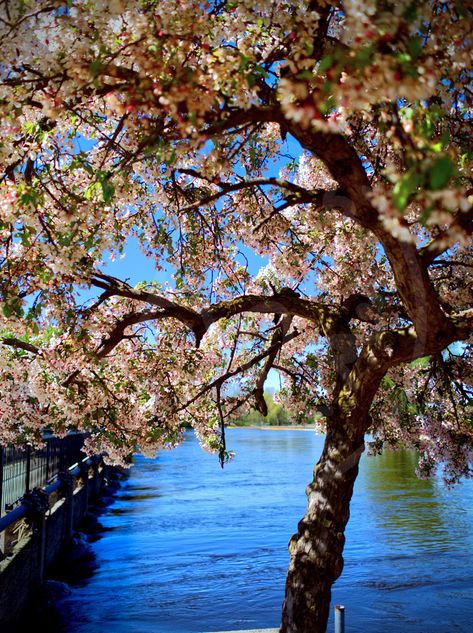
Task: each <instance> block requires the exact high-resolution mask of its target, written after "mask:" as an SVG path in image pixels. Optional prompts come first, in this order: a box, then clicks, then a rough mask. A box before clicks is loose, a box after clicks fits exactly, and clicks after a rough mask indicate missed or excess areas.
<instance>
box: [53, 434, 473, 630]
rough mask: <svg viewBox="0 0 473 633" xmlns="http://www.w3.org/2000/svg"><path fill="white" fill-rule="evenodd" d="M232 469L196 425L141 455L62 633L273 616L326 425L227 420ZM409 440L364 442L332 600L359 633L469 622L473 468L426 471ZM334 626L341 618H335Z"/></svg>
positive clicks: (202, 625)
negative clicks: (237, 424)
mask: <svg viewBox="0 0 473 633" xmlns="http://www.w3.org/2000/svg"><path fill="white" fill-rule="evenodd" d="M227 437H228V441H227V444H228V447H229V448H230V449H233V450H234V451H235V453H236V457H235V459H234V460H233V461H232V462H231V463H230V464H228V465H227V466H226V467H225V469H224V470H222V469H221V468H220V467H219V465H218V462H217V459H216V457H215V456H210V455H208V454H206V453H204V452H203V451H202V450H201V449H200V447H199V445H198V442H197V441H196V440H195V438H194V437H193V436H192V435H190V434H189V436H188V438H187V439H186V441H185V442H184V443H183V444H182V445H181V446H180V447H178V448H177V449H175V450H174V451H170V452H167V451H164V452H161V453H160V454H159V456H158V458H157V459H156V460H149V459H144V458H142V457H138V458H137V459H136V466H135V467H134V468H133V469H132V470H131V473H130V476H129V478H128V479H127V480H126V481H125V482H124V484H123V486H122V487H121V489H120V490H119V491H118V494H117V496H116V499H115V502H114V503H113V504H112V505H111V506H110V507H109V508H108V510H107V512H106V513H105V514H104V515H103V516H102V517H101V522H102V523H103V525H104V527H105V528H106V530H105V532H104V533H103V536H102V538H100V539H99V540H98V541H97V542H95V543H94V544H93V548H94V551H95V554H96V558H97V565H98V566H97V570H96V572H95V574H94V575H93V576H92V577H91V578H90V579H88V580H87V581H85V582H84V583H82V584H81V585H79V586H76V587H74V588H73V591H72V593H71V595H70V596H68V597H67V598H65V599H63V600H62V601H61V603H60V605H59V606H60V608H61V611H62V613H63V619H64V621H65V622H67V625H65V626H64V627H62V628H61V631H63V632H64V633H202V632H207V631H209V632H211V631H229V630H236V629H250V628H266V627H277V626H278V624H279V616H280V609H281V603H282V599H283V593H284V581H285V574H286V568H287V564H288V554H287V542H288V540H289V538H290V536H291V535H292V533H293V532H294V530H295V528H296V525H297V521H298V520H299V519H300V517H301V516H302V514H303V512H304V508H305V500H306V499H305V486H306V484H307V483H308V481H309V480H310V479H311V472H312V468H313V465H314V462H315V461H316V460H317V458H318V456H319V454H320V452H321V449H322V443H323V438H322V437H321V436H319V435H316V434H315V433H313V432H311V431H300V430H286V431H285V430H274V431H273V430H252V429H244V428H240V429H230V430H228V431H227ZM414 468H415V456H414V455H413V454H412V453H409V452H407V451H403V452H395V453H394V452H386V453H385V454H383V455H381V456H377V457H368V456H366V455H365V456H363V458H362V463H361V469H360V474H359V477H358V480H357V482H356V486H355V494H354V497H353V501H352V506H351V518H350V521H349V525H348V528H347V534H346V536H347V543H346V547H345V568H344V571H343V574H342V576H341V578H340V579H339V580H338V581H337V582H336V584H335V585H334V590H333V602H334V603H341V604H344V605H345V607H346V623H347V631H349V632H350V633H358V632H359V633H362V632H363V633H364V632H370V633H371V632H372V633H374V632H377V631H383V633H452V632H454V631H461V632H463V633H467V632H468V631H472V630H473V624H472V623H473V561H472V556H471V552H472V546H473V482H472V481H468V482H465V483H463V484H460V485H459V486H457V487H456V488H454V489H452V490H448V489H446V488H445V487H444V486H443V484H442V482H441V481H440V479H434V480H432V481H421V480H419V479H417V477H416V476H415V474H414ZM328 630H329V631H331V630H333V628H332V625H331V624H330V627H329V629H328Z"/></svg>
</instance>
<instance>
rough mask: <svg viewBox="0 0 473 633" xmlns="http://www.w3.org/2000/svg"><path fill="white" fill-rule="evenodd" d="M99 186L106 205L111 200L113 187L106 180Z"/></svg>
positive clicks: (113, 191)
mask: <svg viewBox="0 0 473 633" xmlns="http://www.w3.org/2000/svg"><path fill="white" fill-rule="evenodd" d="M100 184H101V185H102V196H103V201H104V202H105V203H106V204H108V203H109V202H111V200H112V198H113V194H114V193H115V187H114V186H113V185H112V183H111V182H110V180H108V179H104V180H102V182H101V183H100Z"/></svg>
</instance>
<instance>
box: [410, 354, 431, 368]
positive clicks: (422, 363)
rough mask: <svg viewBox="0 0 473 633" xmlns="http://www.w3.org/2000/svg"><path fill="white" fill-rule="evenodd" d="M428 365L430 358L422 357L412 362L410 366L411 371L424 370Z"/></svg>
mask: <svg viewBox="0 0 473 633" xmlns="http://www.w3.org/2000/svg"><path fill="white" fill-rule="evenodd" d="M429 363H430V356H423V357H422V358H416V360H413V361H412V363H411V364H410V366H411V367H412V368H413V369H425V368H426V367H428V365H429Z"/></svg>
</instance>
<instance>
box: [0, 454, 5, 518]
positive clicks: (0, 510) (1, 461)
mask: <svg viewBox="0 0 473 633" xmlns="http://www.w3.org/2000/svg"><path fill="white" fill-rule="evenodd" d="M4 463H5V449H4V448H3V446H0V517H1V516H3V464H4Z"/></svg>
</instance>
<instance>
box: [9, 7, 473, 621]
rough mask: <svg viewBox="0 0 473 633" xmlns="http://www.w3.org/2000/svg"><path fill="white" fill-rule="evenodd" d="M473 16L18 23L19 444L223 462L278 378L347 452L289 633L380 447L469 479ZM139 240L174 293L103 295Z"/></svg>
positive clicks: (323, 607)
mask: <svg viewBox="0 0 473 633" xmlns="http://www.w3.org/2000/svg"><path fill="white" fill-rule="evenodd" d="M470 10H471V9H470ZM470 10H468V9H467V5H466V3H464V2H463V1H462V0H451V1H449V2H437V1H435V0H431V1H420V2H419V1H412V0H400V1H399V0H397V1H396V2H390V1H389V0H386V1H380V2H374V0H358V1H355V0H346V1H344V2H334V3H331V2H325V1H323V0H320V1H319V2H316V1H313V0H307V1H301V0H297V1H296V0H286V1H283V0H276V1H271V2H270V1H268V0H261V1H259V2H254V1H253V0H251V1H250V0H244V1H242V2H233V1H228V2H227V1H225V0H222V1H220V0H215V1H210V0H209V1H208V2H198V3H197V2H192V1H191V0H160V1H159V2H157V1H156V0H127V1H126V2H125V1H120V0H109V1H107V2H102V0H87V1H86V0H77V1H76V0H64V1H62V0H51V1H49V2H46V1H44V2H43V1H39V2H37V1H35V0H23V1H22V2H17V1H13V0H11V1H10V0H5V1H4V2H3V3H2V5H1V8H0V11H1V13H0V24H1V29H2V64H1V66H0V86H1V87H0V103H1V121H0V125H1V141H0V172H1V183H0V189H1V207H0V212H1V216H0V231H1V247H0V248H1V266H2V267H1V293H2V307H3V310H2V314H1V316H0V321H1V322H0V329H1V336H2V339H1V340H2V343H3V345H2V346H1V350H0V354H1V356H0V359H1V366H0V369H1V374H0V381H1V387H2V392H3V395H4V399H3V401H2V403H1V405H0V434H1V439H2V442H24V441H30V442H40V441H41V440H40V438H41V430H42V429H44V427H45V426H49V427H51V428H52V429H54V431H55V432H56V433H64V432H67V429H69V428H71V427H74V428H79V429H84V430H87V431H88V432H89V433H90V438H89V440H88V442H89V449H90V450H91V451H95V450H104V451H106V453H107V454H108V458H109V459H110V460H112V461H120V460H121V459H123V458H124V457H125V456H126V455H128V454H129V453H130V452H132V451H134V450H136V449H139V450H142V451H151V452H153V451H155V450H156V449H157V448H160V447H163V446H174V445H175V444H176V443H178V442H179V441H180V440H181V439H182V427H183V424H184V423H190V424H191V425H192V426H193V428H194V429H195V432H196V433H197V435H198V437H199V438H200V440H201V442H202V444H203V445H204V446H206V447H208V448H210V449H211V450H214V451H216V452H219V453H220V458H221V460H222V461H224V460H225V459H226V458H227V457H228V453H227V451H226V448H225V438H224V424H225V422H226V421H227V420H231V419H232V417H234V416H236V415H239V414H241V412H242V411H244V410H245V407H246V408H249V407H250V406H256V407H257V408H258V409H259V410H260V411H261V412H263V413H264V412H265V406H266V405H265V401H264V398H263V385H264V382H265V380H266V377H267V375H268V372H269V371H270V370H271V369H272V370H274V371H277V372H278V373H279V375H280V379H281V385H282V389H281V392H280V397H281V399H283V400H284V404H285V406H286V407H288V406H291V409H292V411H293V415H294V416H301V417H303V418H305V419H307V418H310V417H312V416H314V415H316V414H317V417H318V419H319V420H320V422H321V423H323V424H324V425H325V428H326V440H325V446H324V449H323V453H322V455H321V457H320V460H319V462H318V464H317V466H316V468H315V471H314V479H313V481H312V483H311V484H310V485H309V486H308V489H307V495H308V506H307V511H306V514H305V516H304V517H303V519H302V520H301V522H300V523H299V526H298V530H297V533H296V534H295V535H294V536H293V538H292V539H291V541H290V545H289V548H290V554H291V562H290V567H289V573H288V577H287V585H286V598H285V603H284V607H283V616H282V625H281V631H282V632H283V633H289V632H292V633H295V632H297V633H309V631H310V632H311V633H315V632H322V631H325V627H326V621H327V617H328V610H329V604H330V593H331V586H332V583H333V582H334V581H335V580H336V579H337V577H338V576H339V575H340V573H341V571H342V566H343V558H342V550H343V544H344V529H345V525H346V523H347V520H348V516H349V503H350V498H351V495H352V490H353V485H354V482H355V479H356V475H357V471H358V462H359V459H360V456H361V453H362V451H363V449H364V438H365V435H366V434H367V433H369V434H370V435H371V436H372V438H373V446H374V448H377V449H379V448H381V447H382V446H383V444H387V445H391V446H397V445H400V444H402V445H407V446H411V447H415V448H417V449H418V451H419V454H420V464H419V468H420V470H421V471H422V472H424V473H426V474H430V473H431V472H432V471H433V470H434V469H435V467H436V465H437V464H438V463H439V462H443V463H444V464H445V466H444V469H445V470H444V474H445V477H446V478H447V479H448V480H449V481H456V480H457V479H458V478H459V477H460V476H468V475H470V474H471V456H472V453H471V450H472V437H473V427H472V422H471V413H470V417H468V412H467V411H466V408H467V407H468V406H469V405H471V399H472V382H471V350H472V347H471V343H472V339H471V325H472V322H473V309H472V307H471V299H472V291H471V288H472V287H473V283H472V267H473V264H472V261H471V259H470V256H471V243H470V242H469V237H470V235H471V232H472V217H473V213H472V207H471V193H472V179H471V173H470V171H469V170H470V168H471V146H468V143H469V135H468V126H469V124H470V120H471V95H472V92H471V84H469V83H468V82H469V78H470V74H469V69H468V63H469V60H470V55H471V43H472V40H471V31H469V24H470V19H471V14H469V11H470ZM130 238H134V239H135V240H138V241H139V243H140V245H141V248H142V250H143V253H144V255H145V256H146V257H148V258H150V259H152V260H153V262H154V263H155V266H156V279H157V280H158V281H151V282H149V283H147V282H146V281H143V283H140V284H138V285H136V286H134V287H133V286H131V285H130V284H129V283H128V282H127V280H126V278H123V279H117V278H115V277H112V276H110V275H109V274H108V273H107V268H106V267H105V264H104V261H105V260H106V259H107V258H108V257H109V256H110V255H111V256H112V257H113V256H116V255H120V254H121V253H123V252H126V247H127V243H129V240H130ZM250 253H254V254H257V255H259V256H260V257H262V258H264V260H263V261H264V263H265V265H264V266H263V267H262V268H260V269H259V270H258V271H255V270H254V265H252V264H251V260H250V263H248V257H250ZM164 270H171V271H172V272H173V280H172V281H171V283H159V280H160V279H161V280H163V279H165V277H164V276H163V271H164ZM321 416H323V417H321Z"/></svg>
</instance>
